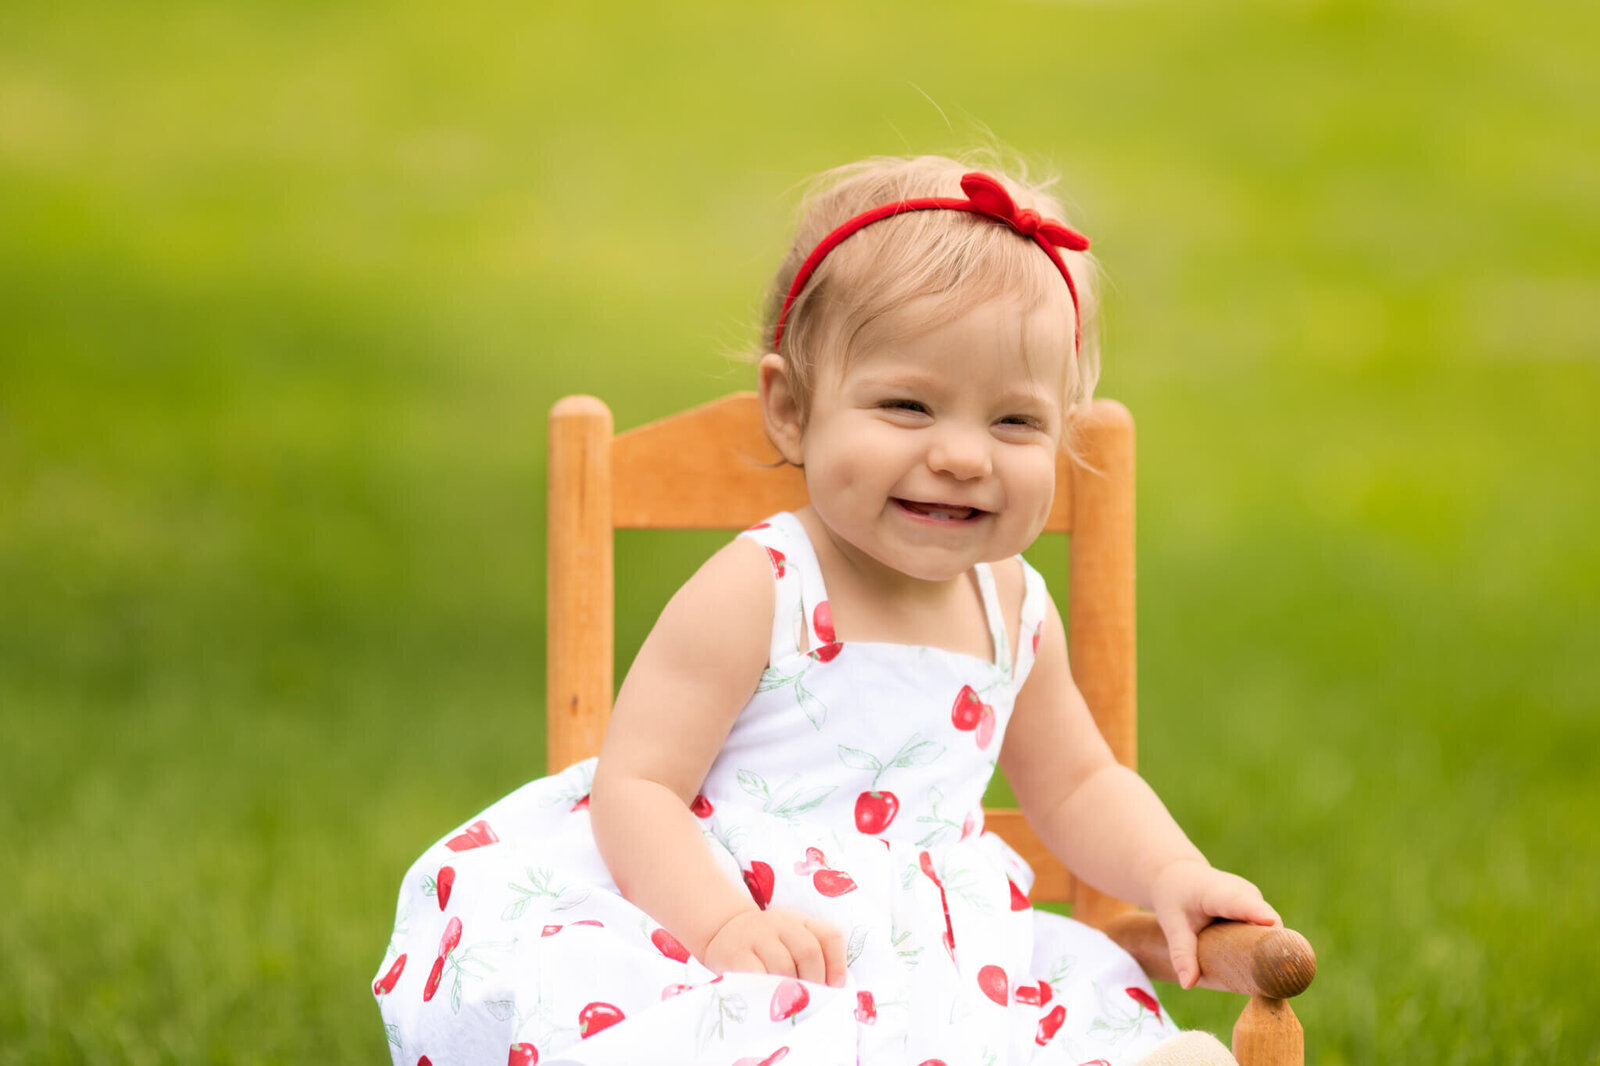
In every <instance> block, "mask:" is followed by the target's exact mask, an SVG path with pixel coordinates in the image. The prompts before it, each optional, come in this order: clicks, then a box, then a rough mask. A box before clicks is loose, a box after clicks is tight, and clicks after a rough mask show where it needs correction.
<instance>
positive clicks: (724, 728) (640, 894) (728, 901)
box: [590, 540, 842, 980]
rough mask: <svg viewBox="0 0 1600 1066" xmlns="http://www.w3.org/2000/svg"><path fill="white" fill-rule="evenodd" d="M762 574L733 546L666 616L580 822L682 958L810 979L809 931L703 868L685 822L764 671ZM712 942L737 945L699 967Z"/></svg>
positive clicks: (813, 948) (695, 835)
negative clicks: (681, 949)
mask: <svg viewBox="0 0 1600 1066" xmlns="http://www.w3.org/2000/svg"><path fill="white" fill-rule="evenodd" d="M769 566H770V564H769V563H768V562H767V557H766V553H765V551H764V550H763V549H762V548H761V546H760V545H758V544H756V543H754V542H752V541H749V540H737V541H734V542H733V543H732V544H730V545H729V546H728V547H726V548H724V549H723V550H722V551H720V552H718V553H717V554H716V555H715V556H713V557H712V558H711V559H710V560H709V561H708V562H707V563H706V564H705V565H704V566H703V567H701V568H700V570H699V572H697V573H696V574H695V575H694V577H692V578H690V579H689V581H688V582H687V583H685V584H684V586H683V587H682V588H681V589H679V590H678V592H677V594H676V595H675V596H673V598H672V600H671V602H669V603H668V604H667V606H666V608H665V610H663V611H662V613H661V618H660V619H659V620H658V621H657V623H656V625H655V628H654V629H653V630H652V631H651V633H650V635H649V637H647V638H646V640H645V642H644V646H643V647H642V648H640V650H639V655H638V658H636V659H635V660H634V664H633V668H632V669H630V670H629V671H628V676H627V678H626V679H625V680H624V681H623V683H622V688H621V690H620V691H619V692H618V693H617V702H616V708H615V710H614V711H613V712H612V716H611V723H610V726H609V727H608V729H607V731H606V739H605V745H604V747H603V748H602V749H601V753H600V761H599V766H598V769H597V770H596V771H595V779H594V790H593V794H592V796H591V798H590V813H591V816H592V818H593V825H594V835H595V842H596V843H597V844H598V845H599V848H600V853H601V855H602V857H603V858H604V859H605V861H606V866H607V867H608V868H609V869H610V871H611V876H612V877H613V878H614V879H615V880H616V882H617V886H618V887H619V888H620V889H621V890H622V893H623V895H624V896H626V897H627V898H628V899H629V900H630V901H632V902H633V903H634V904H635V905H637V906H638V907H639V908H640V909H641V910H643V911H644V912H645V913H646V914H649V915H650V916H651V917H652V918H654V919H655V920H656V921H658V922H660V923H661V924H662V925H663V926H665V927H666V928H667V930H668V931H669V932H671V933H672V934H673V935H674V936H675V937H677V938H678V939H679V940H680V941H681V942H682V943H683V944H684V946H685V947H687V948H688V949H689V950H690V952H692V953H693V954H694V956H695V957H696V958H698V959H700V960H701V961H703V962H706V963H707V964H708V965H711V966H712V968H713V969H755V970H769V971H770V972H776V973H789V974H797V973H798V974H799V975H800V976H807V977H810V976H812V971H813V969H814V967H813V966H812V965H811V964H810V961H809V960H810V957H811V956H812V955H814V954H817V953H818V952H822V953H826V947H825V945H821V944H815V943H813V944H807V943H805V942H804V937H803V936H802V935H799V934H797V933H796V931H795V930H796V929H800V930H804V929H807V928H809V926H807V925H806V923H804V922H789V923H787V924H785V923H781V922H777V921H771V920H766V916H765V915H762V914H761V912H760V911H759V910H758V909H757V907H756V904H755V901H754V900H752V899H751V898H750V895H749V893H748V892H747V891H746V890H745V889H744V888H743V886H741V885H739V884H738V883H737V882H735V881H733V880H732V879H731V878H730V877H729V876H728V875H727V873H726V872H724V871H723V870H722V869H720V868H719V867H718V866H717V864H716V861H715V859H714V858H713V857H712V854H711V850H710V849H709V848H708V847H707V846H706V842H705V840H704V838H703V837H702V836H701V834H700V828H699V824H698V822H697V820H696V818H695V817H694V815H693V814H692V813H690V810H689V804H690V803H691V802H692V801H693V799H694V796H695V792H696V790H697V789H698V788H699V787H700V783H701V782H702V781H703V780H704V779H705V775H706V771H707V770H708V769H710V767H711V763H712V762H713V760H714V759H715V758H716V755H717V752H718V750H720V748H721V747H722V745H723V742H724V741H725V740H726V739H727V736H728V731H729V729H731V728H732V726H733V722H734V719H735V718H737V717H738V714H739V711H740V710H741V709H742V708H743V707H744V705H745V703H746V702H747V701H748V700H749V698H750V695H751V693H753V692H754V691H755V688H756V684H757V683H758V682H759V680H760V678H761V672H762V670H763V669H765V667H766V663H767V651H768V638H769V636H770V634H771V632H772V611H773V592H772V575H771V570H770V568H769ZM747 914H748V915H758V916H760V919H759V920H755V919H751V918H746V917H744V916H745V915H747ZM796 917H798V916H796ZM735 918H740V919H741V920H740V921H738V922H734V921H733V919H735ZM791 927H793V928H791ZM725 930H727V931H728V932H729V933H734V934H737V935H736V936H733V937H730V936H728V935H726V934H725V935H724V936H723V937H722V938H721V939H722V944H721V945H719V947H722V948H728V947H733V946H734V943H735V941H737V942H738V946H737V947H736V948H735V950H733V951H731V952H729V951H718V952H711V953H710V955H709V956H708V948H709V947H710V945H711V942H712V940H713V938H714V937H717V936H718V934H719V933H722V932H724V931H725ZM747 933H748V934H750V936H746V935H745V934H747ZM751 936H753V937H754V939H751ZM790 941H795V942H796V944H797V947H796V948H795V949H794V950H796V951H798V952H800V953H801V954H803V955H805V956H806V962H805V964H804V965H803V966H800V965H797V962H796V960H795V959H794V958H793V957H788V956H785V957H780V955H782V952H783V950H784V947H783V946H784V945H785V944H787V943H788V942H790ZM757 946H759V950H757ZM840 954H841V956H842V952H840ZM756 962H759V963H760V965H756V964H755V963H756ZM802 969H803V970H804V971H805V972H804V973H801V972H800V971H801V970H802ZM841 969H842V967H841ZM841 976H842V974H841ZM814 979H816V980H821V979H822V977H821V976H820V975H819V976H816V977H815V978H814Z"/></svg>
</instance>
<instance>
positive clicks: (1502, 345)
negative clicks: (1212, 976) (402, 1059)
mask: <svg viewBox="0 0 1600 1066" xmlns="http://www.w3.org/2000/svg"><path fill="white" fill-rule="evenodd" d="M1597 31H1600V19H1597V17H1596V16H1595V15H1594V14H1592V13H1590V12H1589V11H1587V10H1585V9H1582V8H1580V7H1579V6H1578V5H1559V4H1556V3H1553V2H1535V3H1532V4H1524V5H1519V6H1513V7H1507V6H1505V5H1492V4H1488V3H1481V2H1473V3H1463V4H1450V5H1446V4H1440V3H1419V4H1411V5H1405V6H1404V7H1403V8H1401V7H1397V6H1392V5H1378V4H1370V3H1324V4H1265V3H1253V4H1252V3H1244V2H1240V3H1229V4H1219V5H1205V6H1204V7H1203V8H1196V7H1194V6H1192V5H1184V4H1176V3H1170V2H1169V3H1143V2H1127V3H1121V4H1074V3H1032V4H1002V5H995V6H992V7H990V8H985V9H982V11H980V10H979V9H977V8H974V7H973V6H972V5H962V6H957V5H948V4H923V5H906V4H884V5H860V4H857V5H835V4H820V5H803V6H795V5H790V6H789V7H788V8H782V9H779V8H772V9H763V8H761V7H759V6H752V5H735V4H701V5H672V6H667V5H661V6H651V7H644V6H640V7H639V8H638V9H637V10H635V11H634V12H633V14H632V17H626V18H625V17H621V16H619V15H618V14H617V12H616V9H615V7H614V6H613V7H611V8H606V7H594V6H592V5H590V6H584V5H576V4H567V3H555V4H535V5H513V4H500V3H490V2H476V3H468V4H466V5H453V6H451V7H449V8H448V9H446V8H439V7H437V6H434V7H426V6H422V5H405V6H389V5H376V4H358V3H344V4H317V5H313V4H293V3H290V4H265V3H235V4H231V5H226V6H219V5H208V4H197V3H191V4H182V3H160V4H155V5H143V6H139V7H128V6H125V5H124V6H116V5H109V4H93V3H87V2H75V3H67V4H61V5H24V6H22V7H20V8H18V9H17V10H16V11H9V12H8V13H7V14H5V15H4V16H0V323H3V325H0V840H3V841H4V842H5V850H6V855H7V860H8V861H7V864H6V867H7V877H6V879H5V883H6V892H5V895H4V899H5V905H4V907H3V908H0V1063H55V1062H62V1063H73V1062H87V1063H210V1062H217V1063H234V1062H237V1063H261V1062H305V1061H335V1062H345V1061H349V1062H379V1061H384V1060H385V1059H386V1052H385V1046H384V1043H383V1037H382V1031H381V1029H380V1027H379V1025H378V1020H377V1013H376V1010H375V1009H374V1008H373V1006H372V1004H371V1002H370V996H369V995H368V986H369V982H370V980H371V975H372V973H373V971H374V969H375V967H376V965H377V961H378V959H379V957H380V956H381V954H382V951H383V945H384V943H385V939H386V936H387V932H388V925H389V921H390V918H391V916H392V902H393V897H394V891H395V887H396V883H397V880H398V877H399V875H400V873H401V872H402V871H403V869H404V868H405V866H406V864H407V863H408V862H409V861H410V859H411V858H412V857H413V856H414V855H415V853H416V852H417V851H419V850H420V848H421V847H422V846H424V845H425V844H426V843H427V842H428V841H429V840H432V839H434V838H435V837H436V836H437V835H438V834H440V833H441V832H443V831H444V830H445V829H447V828H449V827H450V826H451V825H453V824H455V823H456V822H458V821H459V820H460V819H461V818H463V817H464V816H465V815H466V814H468V813H470V812H471V811H473V810H475V809H477V808H478V807H480V806H482V805H483V804H485V803H487V802H488V801H489V800H491V799H493V798H494V797H496V796H498V795H500V794H502V793H504V792H506V791H507V790H509V789H510V788H511V787H513V786H515V785H516V784H519V783H520V782H521V781H523V780H525V779H526V778H528V777H531V776H534V775H535V774H537V773H538V771H539V768H540V767H541V766H542V761H543V751H542V724H541V706H540V703H541V698H542V697H541V694H542V687H543V678H542V665H541V654H542V643H543V617H542V608H541V604H542V598H543V575H542V573H541V561H542V558H543V546H542V540H541V533H540V529H541V527H542V503H541V494H542V489H543V474H542V463H543V443H542V434H543V415H544V412H545V411H546V410H547V409H548V407H549V405H550V404H551V403H552V402H553V401H554V400H555V399H556V398H557V397H558V396H560V395H562V394H564V393H566V392H569V391H588V392H596V393H600V394H602V395H604V396H606V397H607V398H608V400H610V401H611V402H612V404H613V407H614V409H615V410H616V412H617V416H618V421H619V424H621V425H630V424H634V423H637V422H640V421H643V420H644V419H647V418H650V417H653V416H656V415H659V414H662V413H665V412H666V411H669V410H672V409H674V408H677V407H680V406H682V405H684V404H687V403H691V402H694V401H697V400H700V399H704V398H708V397H710V396H712V395H714V394H717V393H719V392H722V391H726V390H727V389H729V388H732V387H737V386H742V385H743V384H744V383H745V381H746V377H747V374H746V372H745V371H744V370H743V369H741V368H740V367H739V366H738V364H737V362H735V361H730V360H729V359H727V358H726V357H725V356H726V355H727V353H730V352H735V351H737V350H739V349H740V348H741V346H743V345H744V344H746V343H748V338H749V336H750V333H751V331H750V330H749V328H748V324H749V322H750V321H751V319H752V317H753V315H754V308H755V306H756V303H757V300H758V298H759V294H760V291H761V289H762V286H763V285H764V283H765V278H766V275H767V272H768V271H769V270H770V268H771V267H772V265H773V264H774V262H775V260H776V258H777V256H778V254H779V251H780V249H781V246H782V243H783V241H784V239H785V226H786V223H787V221H788V218H789V215H790V211H791V209H792V205H793V199H794V198H793V188H794V186H795V183H796V182H798V181H799V180H800V179H801V178H803V177H804V176H805V175H807V174H810V173H812V172H813V171H815V170H818V169H821V168H823V167H826V166H830V165H833V164H835V163H839V162H843V161H846V160H849V159H852V158H856V157H859V156H861V155H864V154H871V153H877V152H903V151H911V150H914V151H926V150H947V149H951V148H955V147H960V146H962V145H965V144H968V143H972V142H979V143H982V142H983V141H985V139H986V138H987V137H988V136H989V133H987V132H985V131H992V135H993V136H994V137H995V138H997V139H998V140H999V141H1001V142H1003V143H1006V144H1010V145H1013V146H1015V147H1016V148H1018V149H1019V150H1021V151H1022V152H1023V153H1024V154H1026V155H1027V156H1029V157H1030V158H1033V159H1035V160H1037V161H1039V162H1041V163H1043V164H1046V165H1047V166H1051V167H1054V168H1057V169H1058V170H1059V171H1060V173H1061V174H1062V176H1063V191H1064V192H1065V193H1066V195H1067V197H1068V199H1069V201H1070V202H1072V203H1074V204H1075V205H1076V212H1075V221H1077V222H1079V223H1080V224H1081V225H1082V226H1083V228H1084V229H1085V230H1086V231H1087V232H1089V233H1090V234H1091V235H1092V236H1093V237H1094V238H1095V240H1096V248H1097V250H1098V251H1099V253H1100V255H1101V258H1102V260H1103V262H1104V263H1105V264H1106V267H1107V270H1108V272H1109V276H1110V278H1111V279H1112V289H1111V291H1110V293H1109V297H1108V299H1109V309H1108V320H1109V326H1108V348H1107V360H1106V374H1105V380H1104V384H1103V387H1102V392H1103V393H1105V394H1107V395H1114V396H1116V397H1118V398H1120V399H1122V400H1124V401H1125V402H1127V403H1128V404H1129V405H1130V406H1131V407H1132V408H1133V410H1134V411H1135V414H1136V416H1137V418H1138V420H1139V424H1140V476H1141V489H1140V508H1141V510H1140V523H1141V524H1140V582H1141V584H1140V589H1141V594H1140V623H1141V649H1140V650H1141V667H1140V680H1141V707H1142V714H1143V723H1144V726H1145V733H1144V736H1143V741H1142V749H1141V755H1142V765H1143V768H1144V769H1145V771H1146V773H1147V775H1148V776H1149V777H1150V778H1151V779H1152V781H1153V782H1154V783H1155V784H1156V786H1157V787H1158V789H1159V790H1160V791H1161V792H1162V794H1163V795H1164V796H1165V797H1166V798H1167V800H1168V802H1169V804H1170V805H1171V806H1172V808H1173V809H1174V811H1175V812H1176V813H1177V814H1178V815H1179V816H1180V818H1181V820H1182V821H1183V822H1184V824H1185V825H1186V826H1187V827H1188V828H1189V829H1190V831H1191V833H1192V835H1193V836H1194V837H1195V838H1196V839H1197V840H1198V841H1199V842H1200V843H1201V844H1202V845H1203V846H1204V847H1205V848H1206V849H1207V850H1208V851H1209V852H1210V853H1211V854H1212V856H1213V857H1214V858H1215V859H1216V860H1217V861H1219V862H1222V863H1225V864H1227V865H1229V866H1231V867H1233V868H1236V869H1238V870H1240V871H1241V872H1244V873H1247V874H1248V875H1250V876H1252V877H1253V878H1255V879H1256V880H1257V881H1258V882H1259V883H1260V884H1261V885H1262V886H1263V887H1264V888H1265V889H1266V890H1267V893H1268V895H1269V897H1270V898H1271V899H1272V900H1273V902H1274V903H1275V904H1276V905H1277V906H1278V907H1279V909H1280V910H1282V911H1283V913H1284V914H1285V915H1287V916H1288V918H1289V920H1290V921H1291V923H1292V924H1294V925H1295V926H1296V927H1298V928H1300V929H1302V930H1303V931H1304V932H1306V933H1307V934H1308V935H1309V936H1310V937H1311V939H1312V941H1313V943H1314V944H1315V945H1316V946H1317V949H1318V952H1319V955H1320V957H1321V960H1322V972H1321V975H1320V976H1319V978H1318V980H1317V983H1316V984H1315V985H1313V987H1312V989H1311V990H1310V992H1308V994H1307V995H1306V996H1305V997H1303V999H1302V1000H1301V1001H1300V1003H1299V1005H1298V1007H1297V1010H1298V1012H1299V1014H1300V1016H1301V1018H1302V1019H1303V1021H1304V1022H1305V1024H1306V1028H1307V1033H1308V1036H1307V1043H1308V1051H1309V1056H1310V1058H1311V1059H1312V1061H1314V1062H1317V1063H1324V1064H1338V1063H1369V1062H1442V1063H1478V1062H1482V1063H1491V1062H1492V1063H1519V1062H1526V1063H1568V1062H1571V1063H1578V1062H1592V1061H1596V1059H1597V1058H1600V1022H1597V1021H1596V1019H1595V1015H1594V1011H1593V1002H1592V996H1591V995H1590V993H1589V991H1588V990H1589V989H1590V988H1591V987H1592V985H1593V982H1592V980H1591V979H1590V977H1589V975H1588V973H1587V969H1588V967H1587V965H1586V963H1587V954H1588V951H1587V948H1588V946H1589V945H1590V944H1592V943H1593V941H1594V939H1595V936H1596V934H1597V933H1600V921H1597V919H1596V916H1595V908H1594V904H1593V896H1594V887H1593V886H1594V884H1595V883H1596V880H1597V876H1600V862H1597V858H1596V856H1597V855H1600V828H1597V827H1600V793H1597V792H1596V790H1595V788H1594V786H1593V784H1592V768H1593V765H1594V759H1593V754H1592V753H1593V752H1594V751H1595V750H1596V748H1597V745H1600V724H1597V722H1600V717H1597V715H1596V713H1595V712H1596V709H1597V704H1600V656H1597V655H1596V654H1595V649H1596V648H1597V647H1600V610H1597V604H1600V547H1597V541H1596V538H1595V536H1594V528H1595V526H1596V523H1597V521H1600V487H1597V479H1596V477H1595V474H1594V471H1595V470H1596V468H1597V466H1600V430H1597V429H1596V428H1595V425H1594V411H1595V405H1596V401H1597V399H1600V328H1597V326H1596V325H1595V323H1596V321H1597V318H1596V316H1595V314H1594V310H1593V309H1594V307H1595V306H1597V305H1600V252H1597V249H1600V191H1597V186H1596V184H1595V181H1594V175H1595V174H1596V173H1600V132H1597V131H1600V126H1597V125H1596V123H1595V122H1594V121H1593V100H1595V99H1596V98H1600V79H1597V77H1596V75H1595V74H1594V73H1593V69H1594V64H1593V53H1594V49H1593V46H1592V43H1593V41H1594V40H1595V38H1596V32H1597ZM713 540H714V538H713ZM708 543H709V542H708V540H707V539H705V538H698V537H689V536H684V537H673V538H668V539H667V542H666V544H665V546H664V547H656V548H652V547H650V546H649V545H648V544H647V542H645V541H642V540H637V539H634V538H632V537H625V538H623V543H622V549H621V553H620V556H619V568H620V574H621V582H620V584H621V589H620V592H619V606H620V610H621V618H620V621H619V631H620V633H619V655H620V656H621V657H622V659H623V662H624V663H625V662H626V657H627V655H628V654H629V653H630V652H631V649H632V648H633V647H635V646H636V645H637V642H638V640H639V639H641V637H642V635H643V632H644V631H645V629H646V627H647V626H648V625H649V622H650V620H651V618H652V616H653V612H654V610H655V609H656V607H657V606H658V605H659V603H660V602H661V601H662V599H663V598H664V596H665V595H666V594H667V593H668V592H669V591H670V589H671V588H672V587H673V585H674V584H675V583H676V582H677V581H678V580H680V579H681V577H682V576H683V575H684V574H686V573H687V571H688V569H689V568H690V567H691V566H692V565H693V563H694V561H695V559H696V558H697V557H698V556H699V555H701V554H703V553H704V551H705V550H706V547H707V544H708ZM1045 550H1046V551H1048V550H1049V549H1048V548H1046V549H1045ZM1042 557H1043V555H1042V554H1041V558H1042ZM1054 572H1059V567H1056V568H1055V571H1054ZM1580 967H1581V970H1580ZM1171 1006H1172V1009H1173V1010H1174V1011H1175V1013H1176V1014H1177V1015H1178V1017H1179V1018H1180V1020H1183V1021H1185V1022H1188V1023H1191V1024H1203V1025H1206V1026H1208V1027H1211V1028H1214V1029H1217V1030H1220V1031H1226V1029H1227V1028H1228V1026H1229V1025H1231V1018H1232V1015H1233V1014H1234V1013H1235V1012H1236V1009H1237V1004H1236V1003H1234V1002H1232V1001H1230V1000H1228V999H1226V998H1225V997H1220V996H1214V995H1212V994H1209V993H1194V994H1189V995H1184V996H1174V997H1173V999H1172V1003H1171Z"/></svg>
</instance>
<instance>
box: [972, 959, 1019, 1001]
mask: <svg viewBox="0 0 1600 1066" xmlns="http://www.w3.org/2000/svg"><path fill="white" fill-rule="evenodd" d="M978 987H979V988H980V989H982V990H983V994H984V995H986V996H988V997H989V998H990V999H992V1000H994V1001H995V1002H996V1003H998V1004H1000V1005H1001V1006H1002V1007H1004V1006H1005V1005H1006V1001H1007V1000H1009V999H1010V998H1011V988H1010V985H1009V983H1008V982H1007V981H1006V972H1005V971H1004V970H1002V969H1001V968H1000V967H998V966H985V967H983V968H982V969H981V970H979V971H978Z"/></svg>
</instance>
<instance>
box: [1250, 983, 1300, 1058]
mask: <svg viewBox="0 0 1600 1066" xmlns="http://www.w3.org/2000/svg"><path fill="white" fill-rule="evenodd" d="M1233 1057H1234V1058H1235V1059H1237V1060H1239V1066H1304V1063H1305V1061H1306V1036H1305V1031H1304V1030H1303V1029H1301V1028H1300V1019H1299V1018H1296V1017H1295V1015H1294V1009H1293V1008H1291V1007H1290V1006H1289V1001H1288V1000H1284V999H1272V998H1271V997H1268V996H1251V997H1250V1002H1249V1003H1246V1004H1245V1006H1244V1013H1242V1014H1240V1015H1239V1020H1238V1021H1237V1022H1235V1023H1234V1025H1233Z"/></svg>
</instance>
